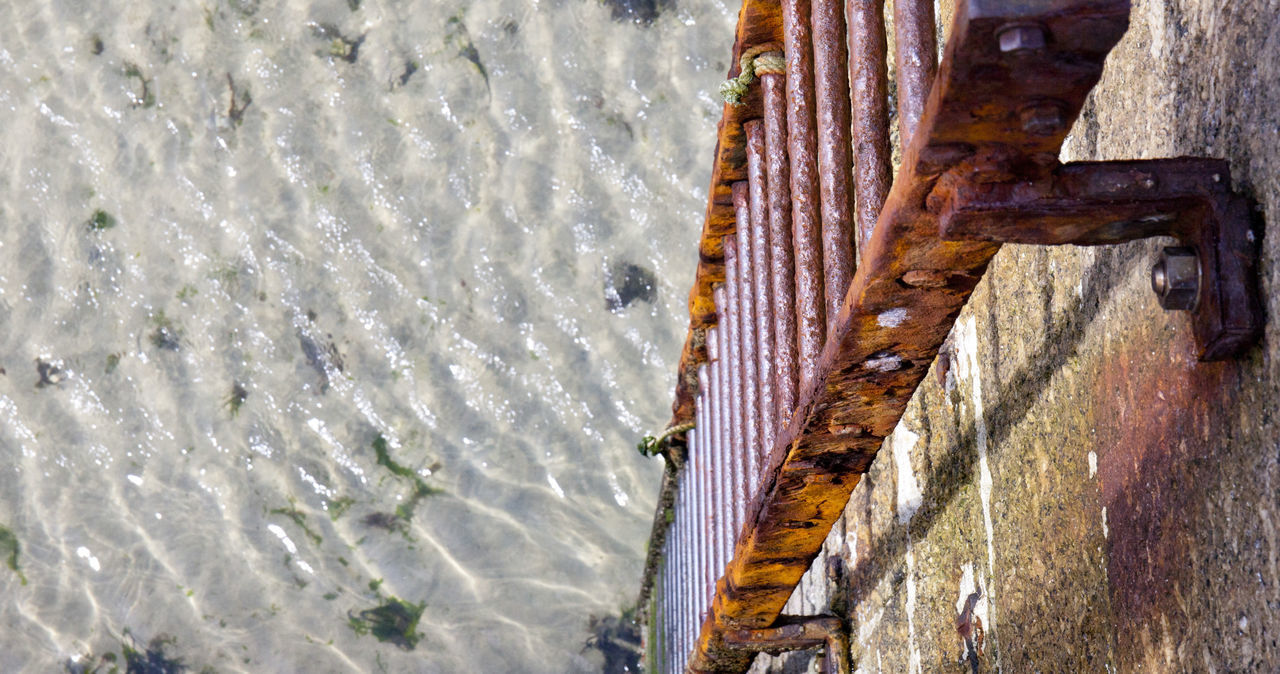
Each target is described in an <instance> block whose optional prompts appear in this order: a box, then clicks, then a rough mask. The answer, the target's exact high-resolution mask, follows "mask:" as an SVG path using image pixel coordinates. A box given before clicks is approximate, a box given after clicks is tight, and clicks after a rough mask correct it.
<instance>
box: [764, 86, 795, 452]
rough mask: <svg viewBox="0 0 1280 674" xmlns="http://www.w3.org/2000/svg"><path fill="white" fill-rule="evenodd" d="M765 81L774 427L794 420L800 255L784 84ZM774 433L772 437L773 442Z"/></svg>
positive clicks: (770, 435) (776, 427)
mask: <svg viewBox="0 0 1280 674" xmlns="http://www.w3.org/2000/svg"><path fill="white" fill-rule="evenodd" d="M760 79H761V89H762V90H763V91H764V144H765V171H766V187H767V189H768V204H769V235H768V238H769V284H770V286H771V289H772V295H773V301H772V303H771V306H770V309H771V313H772V314H773V363H774V367H773V382H774V385H773V391H774V405H775V410H774V416H773V421H774V424H773V426H774V428H775V429H780V428H782V426H783V425H784V424H786V422H787V419H790V418H791V413H792V412H793V411H795V406H796V312H795V255H794V253H793V252H792V245H791V178H790V176H791V168H790V163H789V162H788V160H787V117H786V115H787V112H786V110H787V109H786V95H785V94H786V92H785V88H784V87H785V83H784V82H783V80H782V79H781V78H780V76H778V75H765V76H764V77H762V78H760ZM775 435H776V431H775V432H774V433H770V434H769V436H768V437H769V439H770V442H772V440H773V437H774V436H775Z"/></svg>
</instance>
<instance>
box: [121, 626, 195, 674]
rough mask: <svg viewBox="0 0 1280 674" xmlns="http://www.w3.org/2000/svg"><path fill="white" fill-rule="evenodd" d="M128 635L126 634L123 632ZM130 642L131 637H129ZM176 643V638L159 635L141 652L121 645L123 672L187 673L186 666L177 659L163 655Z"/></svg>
mask: <svg viewBox="0 0 1280 674" xmlns="http://www.w3.org/2000/svg"><path fill="white" fill-rule="evenodd" d="M125 634H126V635H128V632H127V631H126V632H125ZM130 639H131V640H132V637H130ZM176 643H178V640H177V638H175V637H171V636H167V635H163V634H162V635H160V636H157V637H156V638H154V639H152V640H151V642H150V643H148V644H147V647H146V648H145V649H143V650H141V651H139V650H138V649H136V648H134V647H133V646H132V645H130V644H126V643H121V644H120V647H121V648H122V649H123V650H124V662H125V672H126V673H127V674H180V673H181V672H185V671H187V666H186V665H185V664H183V662H182V660H181V659H179V658H175V657H172V656H170V655H168V654H166V653H165V649H166V648H168V647H169V646H172V645H173V644H176Z"/></svg>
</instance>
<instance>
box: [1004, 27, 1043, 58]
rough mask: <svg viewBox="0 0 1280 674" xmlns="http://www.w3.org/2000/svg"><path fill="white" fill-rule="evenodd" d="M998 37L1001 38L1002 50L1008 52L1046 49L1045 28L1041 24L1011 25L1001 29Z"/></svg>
mask: <svg viewBox="0 0 1280 674" xmlns="http://www.w3.org/2000/svg"><path fill="white" fill-rule="evenodd" d="M996 38H997V39H998V40H1000V51H1002V52H1004V53H1006V54H1008V53H1010V52H1020V51H1033V50H1037V49H1044V29H1043V28H1041V27H1040V26H1028V25H1025V24H1024V25H1021V26H1009V27H1007V28H1002V29H1000V32H999V33H998V34H997V35H996Z"/></svg>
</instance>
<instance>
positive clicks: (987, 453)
mask: <svg viewBox="0 0 1280 674" xmlns="http://www.w3.org/2000/svg"><path fill="white" fill-rule="evenodd" d="M944 13H945V8H944ZM1131 24H1132V27H1131V28H1130V30H1129V33H1128V34H1127V35H1126V36H1125V38H1124V40H1123V41H1122V42H1121V44H1120V46H1119V47H1118V48H1117V49H1116V50H1115V51H1114V52H1113V54H1112V56H1111V58H1110V60H1109V61H1108V64H1107V69H1106V73H1105V75H1104V77H1103V79H1102V82H1101V84H1100V85H1099V86H1098V87H1097V89H1095V91H1094V93H1093V95H1092V98H1091V100H1090V102H1089V103H1088V104H1087V105H1086V107H1085V113H1084V115H1083V116H1082V118H1081V119H1080V120H1079V121H1078V122H1077V124H1076V126H1075V128H1074V130H1073V133H1072V137H1071V138H1070V139H1069V140H1068V142H1067V145H1066V147H1065V150H1064V157H1063V159H1064V160H1087V159H1126V158H1157V157H1174V156H1180V155H1199V156H1210V157H1223V158H1226V159H1228V160H1230V162H1231V166H1232V173H1233V175H1232V180H1233V185H1234V187H1235V189H1236V190H1237V191H1240V192H1242V193H1244V194H1247V195H1249V196H1251V197H1252V198H1254V199H1255V200H1256V201H1257V202H1258V204H1259V206H1260V208H1261V210H1262V212H1263V214H1264V216H1265V217H1266V218H1267V220H1268V224H1267V227H1268V232H1267V234H1266V236H1265V237H1264V242H1263V253H1262V259H1261V266H1260V272H1261V285H1262V293H1263V298H1264V307H1265V310H1266V312H1267V315H1268V317H1269V318H1268V322H1267V327H1266V332H1265V336H1264V338H1263V340H1262V343H1261V345H1260V346H1258V347H1256V348H1254V349H1253V350H1252V351H1250V352H1249V353H1248V354H1247V355H1246V356H1245V357H1244V358H1242V359H1240V360H1237V361H1233V362H1228V363H1220V364H1202V363H1198V362H1196V360H1195V357H1194V355H1193V345H1192V341H1191V333H1190V329H1189V326H1188V319H1187V318H1186V316H1185V315H1183V314H1178V313H1165V312H1162V311H1161V310H1160V308H1159V306H1158V305H1157V303H1156V299H1155V296H1154V295H1153V294H1152V292H1151V290H1150V286H1149V269H1150V266H1151V263H1152V261H1153V260H1154V257H1155V255H1156V252H1157V251H1158V250H1159V247H1160V246H1162V245H1167V244H1168V243H1169V242H1168V241H1159V240H1154V241H1145V242H1136V243H1131V244H1126V245H1121V246H1113V247H1105V248H1096V249H1084V248H1073V247H1062V248H1037V247H1030V246H1016V245H1009V246H1006V247H1005V248H1004V249H1003V250H1002V251H1001V252H1000V254H999V255H998V256H997V257H996V258H995V261H994V262H993V263H992V265H991V268H990V271H989V272H988V273H987V275H986V277H985V279H984V280H983V281H982V283H981V285H979V287H978V289H977V291H976V292H975V293H974V294H973V297H972V299H971V300H970V302H969V304H968V306H967V307H966V308H965V310H964V313H963V314H962V315H961V317H960V319H959V321H958V322H957V324H956V327H955V329H954V331H953V332H952V336H951V340H950V346H949V348H948V350H947V351H945V352H944V353H943V355H942V356H940V358H939V360H938V361H937V362H935V363H934V365H933V370H932V372H931V373H930V374H929V376H928V377H927V378H926V380H925V382H924V384H923V385H922V386H921V387H920V389H919V390H918V391H917V393H916V396H915V398H914V400H913V401H912V403H911V405H910V407H909V408H908V410H907V412H906V415H905V416H904V417H903V419H902V421H901V423H899V425H898V428H897V430H896V431H895V432H894V434H893V435H892V436H891V437H890V438H888V439H887V440H886V441H885V444H884V447H883V449H882V451H881V452H880V454H879V456H878V458H877V459H876V463H875V465H874V466H873V467H872V470H871V472H870V473H869V474H868V475H867V476H866V477H865V478H864V480H863V483H862V484H860V485H859V486H858V488H857V490H856V491H855V492H854V495H853V498H852V500H851V501H850V503H849V506H848V508H847V510H846V512H845V517H844V519H843V521H841V522H839V523H838V524H837V525H836V527H835V529H834V530H833V531H832V535H831V537H830V538H829V539H828V544H827V548H826V552H825V553H824V556H823V558H820V559H819V560H818V561H817V562H816V563H815V566H814V570H813V571H811V572H810V575H809V577H807V578H806V580H805V582H804V583H803V584H802V586H801V588H800V590H799V591H798V592H797V593H796V596H795V597H794V598H793V599H792V603H791V605H790V606H789V607H788V611H789V612H794V613H814V612H822V611H825V610H832V611H835V612H836V613H838V614H841V615H845V616H847V617H848V618H849V620H850V623H851V629H852V632H853V638H852V640H851V641H852V651H853V653H852V655H853V662H854V668H855V669H856V670H858V671H865V672H916V671H924V672H937V671H944V672H945V671H956V672H968V671H975V672H976V671H1005V672H1030V671H1045V672H1051V671H1054V672H1056V671H1062V672H1078V671H1089V672H1092V671H1160V672H1164V671H1198V672H1199V671H1203V672H1209V671H1233V672H1234V671H1280V531H1278V529H1280V513H1278V511H1280V496H1278V494H1280V492H1278V491H1277V490H1280V426H1278V425H1277V424H1278V422H1280V419H1277V417H1278V416H1280V339H1278V338H1280V335H1278V334H1277V332H1278V330H1277V319H1276V318H1275V317H1276V316H1280V271H1278V268H1277V262H1278V261H1280V215H1278V214H1280V168H1278V167H1280V2H1277V1H1276V0H1247V1H1243V2H1214V1H1211V0H1135V2H1134V6H1133V12H1132V21H1131ZM979 621H980V623H979ZM979 625H980V626H979ZM966 634H967V635H968V638H967V640H966V638H965V635H966ZM979 635H981V638H980V639H979ZM808 660H809V658H808V657H806V656H804V655H802V654H795V655H791V656H786V657H784V658H768V657H765V656H762V657H761V658H760V659H759V660H758V661H757V663H756V666H755V670H756V671H761V670H766V669H772V670H774V671H805V670H807V669H812V668H813V664H812V663H810V662H809V661H808Z"/></svg>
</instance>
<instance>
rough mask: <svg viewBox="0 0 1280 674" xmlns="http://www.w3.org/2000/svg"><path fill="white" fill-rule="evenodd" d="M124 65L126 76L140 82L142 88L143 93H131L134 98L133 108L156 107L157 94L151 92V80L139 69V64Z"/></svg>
mask: <svg viewBox="0 0 1280 674" xmlns="http://www.w3.org/2000/svg"><path fill="white" fill-rule="evenodd" d="M124 65H125V67H124V76H125V77H128V78H131V79H136V80H138V83H139V84H140V85H141V86H142V91H140V92H137V93H132V92H131V93H130V97H131V98H133V107H135V108H150V107H154V106H155V104H156V94H155V92H154V91H152V90H151V79H150V78H148V77H147V76H145V75H143V74H142V69H141V68H139V67H138V66H137V64H134V63H127V62H126V63H125V64H124Z"/></svg>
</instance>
